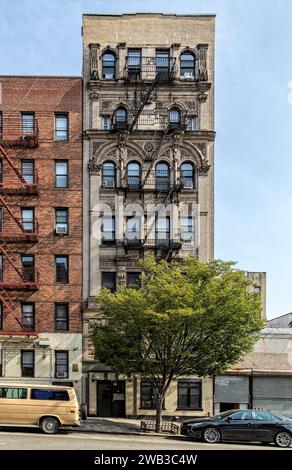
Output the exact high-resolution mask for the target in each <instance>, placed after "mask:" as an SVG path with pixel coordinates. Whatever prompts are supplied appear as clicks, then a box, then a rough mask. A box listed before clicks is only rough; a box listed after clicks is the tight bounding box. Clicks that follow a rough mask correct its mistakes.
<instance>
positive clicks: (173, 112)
mask: <svg viewBox="0 0 292 470" xmlns="http://www.w3.org/2000/svg"><path fill="white" fill-rule="evenodd" d="M168 122H169V125H170V126H171V127H178V126H179V124H180V122H181V111H180V109H178V108H171V109H170V110H169V111H168Z"/></svg>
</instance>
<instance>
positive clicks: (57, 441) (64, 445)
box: [0, 430, 281, 451]
mask: <svg viewBox="0 0 292 470" xmlns="http://www.w3.org/2000/svg"><path fill="white" fill-rule="evenodd" d="M1 450H95V451H98V450H281V449H278V448H277V447H275V446H274V445H271V446H263V445H261V444H250V443H249V444H232V443H220V444H205V443H203V442H193V441H190V440H188V439H187V438H184V437H178V436H174V437H167V436H165V437H161V436H154V435H143V436H137V435H124V434H95V433H79V432H78V433H77V432H75V433H74V432H68V433H65V432H63V433H60V434H58V435H52V436H50V435H43V434H41V433H39V432H38V431H32V430H27V431H25V432H19V431H18V430H9V431H1V432H0V451H1Z"/></svg>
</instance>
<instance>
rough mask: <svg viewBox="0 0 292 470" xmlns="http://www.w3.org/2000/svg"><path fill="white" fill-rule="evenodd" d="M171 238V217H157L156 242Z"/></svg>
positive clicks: (166, 240)
mask: <svg viewBox="0 0 292 470" xmlns="http://www.w3.org/2000/svg"><path fill="white" fill-rule="evenodd" d="M169 239H170V218H169V217H157V219H156V223H155V240H156V243H159V244H160V243H164V242H168V241H169Z"/></svg>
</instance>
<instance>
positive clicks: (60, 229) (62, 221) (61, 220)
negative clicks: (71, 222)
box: [55, 207, 68, 235]
mask: <svg viewBox="0 0 292 470" xmlns="http://www.w3.org/2000/svg"><path fill="white" fill-rule="evenodd" d="M55 221H56V222H55V223H56V226H55V232H56V234H58V235H67V233H68V209H66V208H64V207H60V208H57V209H55Z"/></svg>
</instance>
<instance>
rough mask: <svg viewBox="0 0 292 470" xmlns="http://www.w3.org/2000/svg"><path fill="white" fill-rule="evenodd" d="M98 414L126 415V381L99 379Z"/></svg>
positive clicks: (97, 394) (97, 384)
mask: <svg viewBox="0 0 292 470" xmlns="http://www.w3.org/2000/svg"><path fill="white" fill-rule="evenodd" d="M96 386H97V393H96V398H97V406H96V410H97V416H104V417H106V416H108V417H110V416H112V417H123V416H125V382H124V381H122V380H119V381H117V382H112V381H110V380H105V381H97V382H96Z"/></svg>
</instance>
